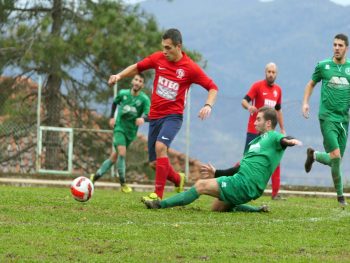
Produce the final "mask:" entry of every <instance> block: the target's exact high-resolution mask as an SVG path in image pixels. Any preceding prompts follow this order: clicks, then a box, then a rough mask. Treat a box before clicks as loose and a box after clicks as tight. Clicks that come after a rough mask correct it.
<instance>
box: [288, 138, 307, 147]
mask: <svg viewBox="0 0 350 263" xmlns="http://www.w3.org/2000/svg"><path fill="white" fill-rule="evenodd" d="M287 143H288V145H290V146H295V145H297V146H302V145H303V143H302V141H299V140H297V139H291V140H287Z"/></svg>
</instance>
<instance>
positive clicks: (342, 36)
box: [334, 34, 349, 47]
mask: <svg viewBox="0 0 350 263" xmlns="http://www.w3.org/2000/svg"><path fill="white" fill-rule="evenodd" d="M334 39H340V40H343V41H344V42H345V45H346V46H347V47H348V46H349V39H348V36H347V35H345V34H338V35H336V36H335V37H334Z"/></svg>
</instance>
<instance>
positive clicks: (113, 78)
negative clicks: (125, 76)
mask: <svg viewBox="0 0 350 263" xmlns="http://www.w3.org/2000/svg"><path fill="white" fill-rule="evenodd" d="M120 79H121V77H120V75H119V74H116V75H111V76H110V77H109V80H108V85H109V86H113V85H114V84H115V83H117V82H118V81H119V80H120Z"/></svg>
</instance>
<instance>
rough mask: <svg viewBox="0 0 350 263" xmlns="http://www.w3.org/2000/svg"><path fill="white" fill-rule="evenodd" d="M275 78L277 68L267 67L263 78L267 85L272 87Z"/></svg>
mask: <svg viewBox="0 0 350 263" xmlns="http://www.w3.org/2000/svg"><path fill="white" fill-rule="evenodd" d="M276 77H277V68H276V67H275V66H274V65H269V66H267V67H266V69H265V78H266V81H267V83H268V84H269V85H270V86H272V85H273V83H275V80H276Z"/></svg>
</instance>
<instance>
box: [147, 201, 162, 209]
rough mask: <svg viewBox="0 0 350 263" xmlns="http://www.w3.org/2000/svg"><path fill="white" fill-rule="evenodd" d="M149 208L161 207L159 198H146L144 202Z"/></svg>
mask: <svg viewBox="0 0 350 263" xmlns="http://www.w3.org/2000/svg"><path fill="white" fill-rule="evenodd" d="M143 203H144V204H145V205H146V207H147V208H148V209H160V208H161V206H160V201H159V200H145V201H144V202H143Z"/></svg>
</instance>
